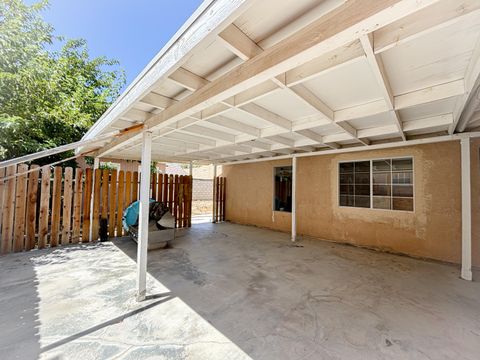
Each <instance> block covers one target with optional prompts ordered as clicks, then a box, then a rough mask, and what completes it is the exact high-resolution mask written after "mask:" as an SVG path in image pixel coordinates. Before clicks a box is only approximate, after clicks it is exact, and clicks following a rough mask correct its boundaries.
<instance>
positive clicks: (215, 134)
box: [181, 125, 235, 143]
mask: <svg viewBox="0 0 480 360" xmlns="http://www.w3.org/2000/svg"><path fill="white" fill-rule="evenodd" d="M181 131H185V132H188V133H191V134H197V135H200V136H205V137H209V138H212V139H214V140H217V139H218V140H223V141H227V142H231V143H234V142H235V135H232V134H229V133H226V132H223V131H219V130H214V129H210V128H207V127H204V126H200V125H190V126H188V127H185V128H183V129H182V130H181Z"/></svg>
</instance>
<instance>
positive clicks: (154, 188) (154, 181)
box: [150, 173, 157, 199]
mask: <svg viewBox="0 0 480 360" xmlns="http://www.w3.org/2000/svg"><path fill="white" fill-rule="evenodd" d="M150 178H151V183H152V186H151V188H152V199H156V198H157V173H152V174H150Z"/></svg>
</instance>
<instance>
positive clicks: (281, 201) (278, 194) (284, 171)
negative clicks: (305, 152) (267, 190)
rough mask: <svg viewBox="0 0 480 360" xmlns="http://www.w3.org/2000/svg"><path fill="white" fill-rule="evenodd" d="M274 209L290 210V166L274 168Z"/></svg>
mask: <svg viewBox="0 0 480 360" xmlns="http://www.w3.org/2000/svg"><path fill="white" fill-rule="evenodd" d="M274 175H275V197H274V204H273V208H274V210H275V211H288V212H291V211H292V167H291V166H284V167H277V168H275V174H274Z"/></svg>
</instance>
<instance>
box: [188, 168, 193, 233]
mask: <svg viewBox="0 0 480 360" xmlns="http://www.w3.org/2000/svg"><path fill="white" fill-rule="evenodd" d="M188 190H189V191H188V194H189V196H188V212H189V213H188V215H189V216H188V227H191V226H192V200H193V176H190V184H189V189H188Z"/></svg>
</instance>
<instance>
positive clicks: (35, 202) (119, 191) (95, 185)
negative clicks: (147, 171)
mask: <svg viewBox="0 0 480 360" xmlns="http://www.w3.org/2000/svg"><path fill="white" fill-rule="evenodd" d="M139 177H140V176H139V173H138V172H131V171H126V172H125V171H117V170H106V169H105V170H100V169H96V170H92V169H86V170H85V171H84V170H82V169H80V168H77V169H75V170H74V169H72V168H70V167H67V168H65V169H63V168H62V167H55V168H53V171H52V169H51V168H50V167H49V166H45V167H42V168H40V167H39V166H37V165H31V166H30V167H28V166H27V165H24V164H21V165H18V166H15V165H12V166H9V167H7V168H6V169H0V253H1V254H7V253H10V252H19V251H23V250H30V249H33V248H40V249H41V248H45V247H47V246H51V247H54V246H57V245H65V244H71V243H79V242H82V243H85V242H91V241H96V240H98V231H99V227H100V219H107V221H108V235H109V237H111V238H115V237H120V236H123V235H124V231H123V227H122V215H123V210H124V209H125V208H126V207H127V206H128V205H129V204H131V203H132V202H134V201H136V200H137V199H138V197H139V181H140V179H139ZM150 195H151V197H152V198H154V199H156V200H157V201H163V202H165V203H167V204H168V206H169V208H170V209H171V211H172V215H174V216H175V218H176V226H177V227H178V228H182V227H190V226H191V206H192V178H191V177H190V176H183V175H181V176H179V175H168V174H151V187H150ZM91 222H92V223H91ZM90 227H91V228H92V232H91V233H90Z"/></svg>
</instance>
